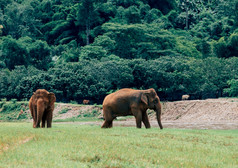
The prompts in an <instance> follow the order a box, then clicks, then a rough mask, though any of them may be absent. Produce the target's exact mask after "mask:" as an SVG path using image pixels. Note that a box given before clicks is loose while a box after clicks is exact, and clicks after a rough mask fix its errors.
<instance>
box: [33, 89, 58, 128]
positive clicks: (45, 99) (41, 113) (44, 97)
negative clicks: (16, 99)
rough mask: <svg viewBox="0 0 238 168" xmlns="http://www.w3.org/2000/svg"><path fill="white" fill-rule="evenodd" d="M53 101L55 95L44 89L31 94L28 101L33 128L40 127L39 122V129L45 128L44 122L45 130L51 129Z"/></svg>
mask: <svg viewBox="0 0 238 168" xmlns="http://www.w3.org/2000/svg"><path fill="white" fill-rule="evenodd" d="M55 101H56V97H55V94H54V93H50V92H48V91H46V90H45V89H38V90H37V91H36V92H34V93H33V95H32V96H31V99H30V101H29V108H30V111H31V116H32V118H33V128H38V127H40V122H41V121H42V123H41V128H44V127H45V122H46V121H47V128H50V127H51V123H52V117H53V111H54V103H55Z"/></svg>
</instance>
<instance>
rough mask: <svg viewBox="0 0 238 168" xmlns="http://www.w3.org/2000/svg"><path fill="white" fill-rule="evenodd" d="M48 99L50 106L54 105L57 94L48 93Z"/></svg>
mask: <svg viewBox="0 0 238 168" xmlns="http://www.w3.org/2000/svg"><path fill="white" fill-rule="evenodd" d="M48 97H49V102H50V105H53V104H54V102H55V101H56V97H55V94H54V93H48Z"/></svg>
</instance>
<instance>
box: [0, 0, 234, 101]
mask: <svg viewBox="0 0 238 168" xmlns="http://www.w3.org/2000/svg"><path fill="white" fill-rule="evenodd" d="M237 18H238V0H190V1H187V0H100V1H99V0H80V1H78V0H75V1H72V0H0V98H7V99H18V100H21V99H26V98H27V99H29V98H30V96H31V95H32V92H33V91H35V90H36V89H38V88H45V89H47V90H49V91H51V92H54V93H55V94H56V97H57V101H62V102H69V101H70V100H72V101H78V102H80V101H82V99H90V100H91V102H101V101H102V100H103V98H104V97H105V95H107V94H108V93H111V92H113V91H115V90H117V89H120V88H124V87H130V88H137V89H147V88H151V87H153V88H155V89H156V91H157V92H158V94H159V96H160V97H161V99H162V100H178V99H181V95H182V94H190V95H191V98H192V99H204V98H214V97H224V96H226V97H228V96H238V58H237V56H238V19H237Z"/></svg>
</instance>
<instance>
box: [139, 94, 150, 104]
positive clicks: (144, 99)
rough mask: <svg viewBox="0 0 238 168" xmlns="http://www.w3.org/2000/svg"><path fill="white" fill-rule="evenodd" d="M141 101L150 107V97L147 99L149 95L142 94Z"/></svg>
mask: <svg viewBox="0 0 238 168" xmlns="http://www.w3.org/2000/svg"><path fill="white" fill-rule="evenodd" d="M141 101H142V102H143V103H145V104H146V105H148V102H149V100H148V97H147V95H146V94H145V93H142V94H141Z"/></svg>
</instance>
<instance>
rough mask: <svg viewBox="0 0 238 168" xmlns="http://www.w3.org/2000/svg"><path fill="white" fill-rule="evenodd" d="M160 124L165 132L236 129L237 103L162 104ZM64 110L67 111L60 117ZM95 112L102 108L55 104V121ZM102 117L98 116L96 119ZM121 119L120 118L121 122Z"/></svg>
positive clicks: (152, 116)
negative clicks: (169, 129)
mask: <svg viewBox="0 0 238 168" xmlns="http://www.w3.org/2000/svg"><path fill="white" fill-rule="evenodd" d="M162 107H163V110H162V124H163V126H164V127H165V128H190V129H238V99H237V98H233V99H230V98H228V99H225V98H222V99H207V100H186V101H175V102H163V103H162ZM64 108H67V109H69V110H68V111H67V112H66V113H63V114H60V111H62V110H63V109H64ZM92 110H97V111H98V114H100V113H102V108H101V107H97V106H93V105H81V106H79V105H77V106H72V105H69V104H58V105H57V106H56V108H55V111H54V119H65V118H70V117H75V116H78V115H80V114H85V113H91V112H92ZM147 113H148V115H149V120H150V123H151V126H152V127H158V124H157V121H156V116H155V112H153V111H151V110H148V112H147ZM100 116H102V115H101V114H100V115H99V118H100ZM122 119H123V118H122ZM75 123H78V124H96V125H101V124H102V123H103V120H100V121H96V122H75ZM113 124H114V126H133V127H134V126H135V119H134V118H133V117H132V118H124V121H121V119H120V121H118V120H115V121H114V122H113Z"/></svg>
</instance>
